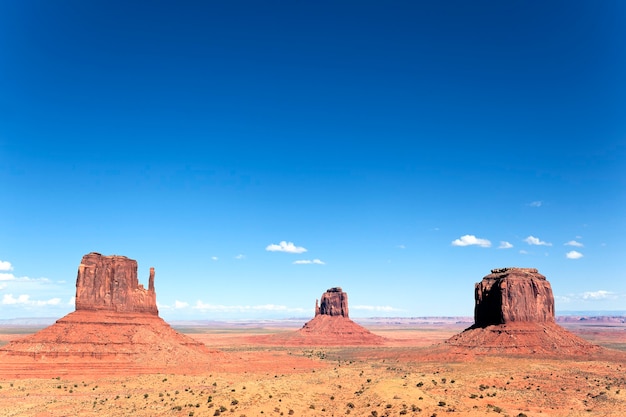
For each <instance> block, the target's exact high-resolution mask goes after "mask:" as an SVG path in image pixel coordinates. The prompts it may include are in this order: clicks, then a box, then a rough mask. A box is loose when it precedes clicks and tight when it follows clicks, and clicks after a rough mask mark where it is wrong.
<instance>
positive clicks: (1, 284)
mask: <svg viewBox="0 0 626 417" xmlns="http://www.w3.org/2000/svg"><path fill="white" fill-rule="evenodd" d="M6 287H7V284H5V283H4V282H0V291H2V290H3V289H5V288H6Z"/></svg>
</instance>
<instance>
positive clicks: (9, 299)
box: [1, 294, 61, 306]
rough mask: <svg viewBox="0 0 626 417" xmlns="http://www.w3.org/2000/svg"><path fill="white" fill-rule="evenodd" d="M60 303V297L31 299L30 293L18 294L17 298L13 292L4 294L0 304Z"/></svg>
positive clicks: (34, 304)
mask: <svg viewBox="0 0 626 417" xmlns="http://www.w3.org/2000/svg"><path fill="white" fill-rule="evenodd" d="M60 303H61V299H60V298H51V299H49V300H31V299H30V295H28V294H20V295H19V296H18V297H17V298H15V297H14V296H13V294H4V296H3V297H2V302H1V304H3V305H17V304H22V305H29V306H46V305H53V306H54V305H58V304H60Z"/></svg>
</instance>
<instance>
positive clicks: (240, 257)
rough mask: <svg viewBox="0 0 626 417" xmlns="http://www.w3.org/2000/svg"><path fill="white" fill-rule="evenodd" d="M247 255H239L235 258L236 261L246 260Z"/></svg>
mask: <svg viewBox="0 0 626 417" xmlns="http://www.w3.org/2000/svg"><path fill="white" fill-rule="evenodd" d="M245 258H246V255H244V254H243V253H240V254H239V255H237V256H235V259H245Z"/></svg>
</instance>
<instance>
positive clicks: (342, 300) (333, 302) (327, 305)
mask: <svg viewBox="0 0 626 417" xmlns="http://www.w3.org/2000/svg"><path fill="white" fill-rule="evenodd" d="M320 314H322V315H327V316H341V317H346V318H347V317H348V294H346V293H345V292H343V291H342V290H341V287H334V288H330V289H328V290H326V292H325V293H324V294H322V301H321V303H320V304H319V306H318V301H317V300H315V315H316V316H318V315H320Z"/></svg>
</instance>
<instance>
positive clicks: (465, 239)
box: [452, 235, 491, 248]
mask: <svg viewBox="0 0 626 417" xmlns="http://www.w3.org/2000/svg"><path fill="white" fill-rule="evenodd" d="M472 245H477V246H480V247H481V248H488V247H491V242H490V241H488V240H487V239H481V238H477V237H476V236H474V235H464V236H461V237H460V238H459V239H455V240H453V241H452V246H472Z"/></svg>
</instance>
